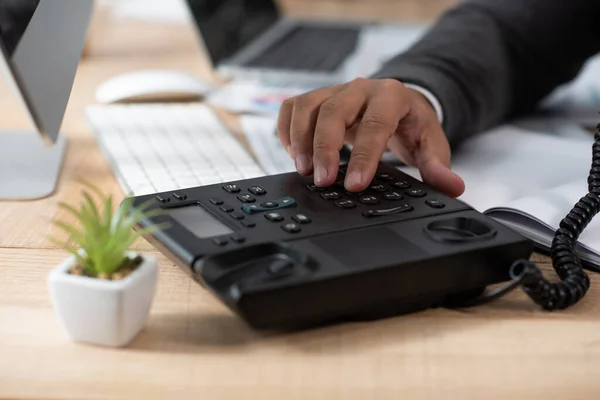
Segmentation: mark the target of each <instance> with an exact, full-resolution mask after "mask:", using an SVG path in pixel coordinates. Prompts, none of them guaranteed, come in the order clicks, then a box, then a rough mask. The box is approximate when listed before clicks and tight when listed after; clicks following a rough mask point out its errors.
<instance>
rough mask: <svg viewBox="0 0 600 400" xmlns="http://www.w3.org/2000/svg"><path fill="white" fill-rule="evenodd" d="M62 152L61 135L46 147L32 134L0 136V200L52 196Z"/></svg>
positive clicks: (64, 147)
mask: <svg viewBox="0 0 600 400" xmlns="http://www.w3.org/2000/svg"><path fill="white" fill-rule="evenodd" d="M65 149H66V140H65V138H64V135H59V139H58V141H57V142H56V144H55V145H54V146H52V147H49V146H46V145H45V144H44V141H43V140H42V138H40V135H39V134H38V133H36V132H33V131H10V132H0V200H34V199H40V198H44V197H47V196H49V195H51V194H52V193H53V192H54V190H55V188H56V185H57V182H58V177H59V175H60V171H61V167H62V163H63V159H64V155H65Z"/></svg>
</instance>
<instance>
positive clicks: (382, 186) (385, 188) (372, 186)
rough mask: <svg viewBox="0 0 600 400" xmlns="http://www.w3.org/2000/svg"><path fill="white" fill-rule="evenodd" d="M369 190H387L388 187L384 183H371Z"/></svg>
mask: <svg viewBox="0 0 600 400" xmlns="http://www.w3.org/2000/svg"><path fill="white" fill-rule="evenodd" d="M370 188H371V190H373V191H375V192H387V190H388V188H387V186H385V185H371V186H370Z"/></svg>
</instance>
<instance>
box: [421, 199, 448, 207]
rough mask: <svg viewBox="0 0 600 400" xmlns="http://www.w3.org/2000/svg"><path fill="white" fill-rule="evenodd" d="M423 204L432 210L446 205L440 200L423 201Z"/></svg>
mask: <svg viewBox="0 0 600 400" xmlns="http://www.w3.org/2000/svg"><path fill="white" fill-rule="evenodd" d="M425 204H427V205H428V206H429V207H433V208H444V207H446V205H445V204H444V203H442V202H441V201H440V200H425Z"/></svg>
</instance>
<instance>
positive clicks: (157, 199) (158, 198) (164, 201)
mask: <svg viewBox="0 0 600 400" xmlns="http://www.w3.org/2000/svg"><path fill="white" fill-rule="evenodd" d="M156 201H158V202H159V203H163V204H164V203H168V202H169V198H168V197H164V196H161V195H157V196H156Z"/></svg>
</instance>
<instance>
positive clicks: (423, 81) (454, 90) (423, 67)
mask: <svg viewBox="0 0 600 400" xmlns="http://www.w3.org/2000/svg"><path fill="white" fill-rule="evenodd" d="M371 78H373V79H384V78H385V79H397V80H399V81H401V82H402V83H404V84H405V85H407V86H408V85H411V86H410V87H413V88H420V90H423V94H424V95H425V97H427V98H428V99H429V101H431V102H432V105H433V107H434V108H436V107H439V111H440V112H439V115H438V118H440V123H441V124H442V128H443V129H444V132H445V133H446V137H447V138H448V141H449V142H450V145H451V146H453V145H455V144H458V143H459V142H461V141H462V140H464V139H465V138H466V137H467V136H468V135H469V134H470V130H471V129H472V128H473V125H474V121H473V116H472V115H471V113H469V112H465V104H466V103H465V99H464V98H463V97H461V96H462V93H463V91H462V90H461V87H460V85H458V84H457V83H456V82H455V81H454V80H453V79H451V78H450V77H449V76H448V75H446V74H445V73H444V72H443V69H441V68H437V67H436V66H433V65H432V63H431V62H429V61H428V60H414V59H413V60H402V61H401V62H391V63H389V64H387V65H386V66H384V67H383V69H381V70H380V71H379V72H377V73H375V74H374V75H372V76H371ZM436 104H437V105H436ZM436 111H437V109H436Z"/></svg>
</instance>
